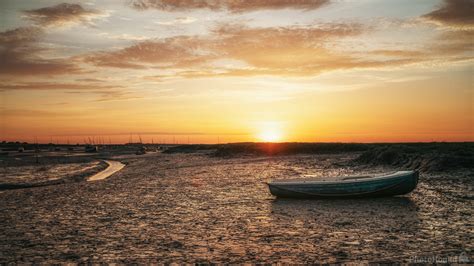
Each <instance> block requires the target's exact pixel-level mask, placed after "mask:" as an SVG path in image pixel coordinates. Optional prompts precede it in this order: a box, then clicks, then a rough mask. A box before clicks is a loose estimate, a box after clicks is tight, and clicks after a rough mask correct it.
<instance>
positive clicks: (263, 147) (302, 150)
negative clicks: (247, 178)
mask: <svg viewBox="0 0 474 266" xmlns="http://www.w3.org/2000/svg"><path fill="white" fill-rule="evenodd" d="M367 149H368V145H367V144H360V143H293V142H292V143H266V142H265V143H254V142H244V143H229V144H213V145H180V146H175V147H171V148H169V149H168V150H167V151H166V152H165V153H191V152H199V151H209V152H210V153H211V155H213V156H217V157H234V156H242V155H257V156H259V155H292V154H330V153H343V152H362V151H366V150H367Z"/></svg>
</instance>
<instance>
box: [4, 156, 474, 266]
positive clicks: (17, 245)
mask: <svg viewBox="0 0 474 266" xmlns="http://www.w3.org/2000/svg"><path fill="white" fill-rule="evenodd" d="M354 156H355V155H350V154H342V155H324V156H322V155H321V156H320V155H317V156H315V155H312V156H308V155H306V156H303V155H301V156H299V155H298V156H286V157H246V158H234V159H219V158H212V157H208V156H206V155H195V154H188V155H182V154H173V155H161V154H155V155H152V156H146V157H138V156H137V157H129V158H123V159H121V161H122V162H124V163H126V164H127V166H126V167H125V168H123V169H122V170H121V171H119V172H117V173H115V174H114V175H113V176H111V177H109V178H108V179H106V180H102V181H96V182H80V183H71V184H61V185H56V186H49V187H38V188H30V189H18V190H11V191H2V192H0V208H1V210H2V211H1V213H0V228H1V231H2V234H1V236H0V262H14V261H15V262H48V263H54V262H127V263H130V262H231V263H239V262H254V263H258V262H291V263H309V262H350V261H367V262H393V261H398V262H410V261H412V259H413V258H414V256H417V257H422V256H426V257H431V256H456V255H459V254H460V253H461V252H465V254H467V255H468V256H471V257H472V249H473V242H472V238H473V222H472V221H473V219H472V214H473V209H474V208H473V204H472V200H473V198H474V197H473V180H474V178H473V173H469V172H459V173H449V174H446V173H444V174H430V175H422V177H421V178H422V180H421V183H420V184H419V186H418V188H417V190H416V191H414V192H413V193H412V194H410V195H409V196H407V197H392V198H376V199H357V200H288V199H275V198H274V197H273V196H271V195H270V194H269V192H268V189H267V187H266V185H265V184H264V183H263V182H265V181H269V180H270V179H271V178H287V177H291V176H296V175H299V174H315V175H321V176H323V175H326V174H328V173H330V174H331V175H337V174H347V175H350V174H354V173H356V174H359V173H360V174H364V173H374V172H375V173H380V172H384V171H392V170H395V169H383V168H370V169H369V168H362V167H349V166H347V164H345V162H347V161H348V160H351V159H352V158H354Z"/></svg>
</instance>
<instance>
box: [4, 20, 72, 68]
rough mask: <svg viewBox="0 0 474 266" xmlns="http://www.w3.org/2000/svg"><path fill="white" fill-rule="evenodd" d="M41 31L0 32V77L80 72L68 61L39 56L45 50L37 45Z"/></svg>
mask: <svg viewBox="0 0 474 266" xmlns="http://www.w3.org/2000/svg"><path fill="white" fill-rule="evenodd" d="M42 34H43V31H42V29H41V28H38V27H22V28H17V29H14V30H8V31H4V32H0V48H1V49H0V58H2V60H0V76H5V75H21V76H34V75H61V74H73V73H79V72H81V70H80V69H79V68H78V67H77V66H75V65H74V64H72V63H71V62H70V61H68V60H64V59H45V58H42V57H41V56H40V55H39V54H40V53H41V52H44V50H45V48H41V47H39V46H38V45H37V41H38V39H39V38H40V37H41V36H42Z"/></svg>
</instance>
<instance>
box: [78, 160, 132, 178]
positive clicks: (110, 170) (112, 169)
mask: <svg viewBox="0 0 474 266" xmlns="http://www.w3.org/2000/svg"><path fill="white" fill-rule="evenodd" d="M105 162H106V163H107V164H108V165H109V166H108V167H107V168H106V169H104V170H103V171H100V172H98V173H97V174H95V175H93V176H91V177H89V178H88V179H87V181H98V180H104V179H106V178H107V177H109V176H111V175H113V174H115V173H116V172H118V171H120V170H122V168H124V167H125V164H123V163H121V162H118V161H111V160H105Z"/></svg>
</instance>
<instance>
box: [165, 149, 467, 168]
mask: <svg viewBox="0 0 474 266" xmlns="http://www.w3.org/2000/svg"><path fill="white" fill-rule="evenodd" d="M206 151H207V152H208V153H209V154H210V155H212V156H216V157H224V158H227V157H238V156H268V155H293V154H337V153H350V152H359V153H361V155H360V156H359V157H358V158H357V159H355V160H354V161H353V162H352V163H353V164H357V165H367V166H378V165H385V166H393V167H398V168H404V169H416V170H420V171H423V172H434V171H447V170H455V169H473V168H474V143H473V142H458V143H445V142H432V143H370V144H363V143H229V144H213V145H211V144H210V145H199V144H196V145H179V146H174V147H170V148H168V150H166V151H165V153H195V152H206Z"/></svg>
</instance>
